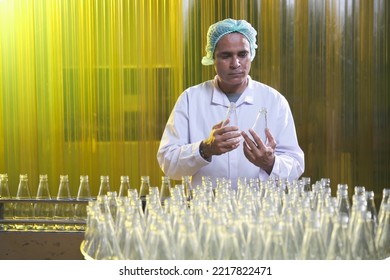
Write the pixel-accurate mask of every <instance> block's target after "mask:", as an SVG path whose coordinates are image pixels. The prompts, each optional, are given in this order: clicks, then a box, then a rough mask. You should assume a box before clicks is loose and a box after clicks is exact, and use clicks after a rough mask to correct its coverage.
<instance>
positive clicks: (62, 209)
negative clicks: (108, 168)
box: [0, 174, 191, 230]
mask: <svg viewBox="0 0 390 280" xmlns="http://www.w3.org/2000/svg"><path fill="white" fill-rule="evenodd" d="M120 179H121V180H120V187H119V192H118V196H127V193H128V190H129V189H131V186H130V181H129V176H125V175H124V176H121V178H120ZM183 184H184V185H185V186H186V193H187V195H188V197H190V194H189V192H188V190H189V189H191V186H190V184H191V182H190V177H189V176H185V177H183ZM150 187H151V185H150V179H149V176H141V186H140V192H139V196H140V198H141V200H142V201H143V206H144V207H145V196H146V195H148V194H149V188H150ZM170 188H171V183H170V179H169V177H167V176H163V177H162V181H161V196H160V199H161V200H162V201H164V200H165V199H166V198H168V197H169V196H170ZM110 191H111V186H110V181H109V176H101V177H100V186H99V191H98V196H102V195H104V194H107V193H109V192H110ZM11 198H13V197H12V196H11V195H10V191H9V188H8V176H7V174H0V202H1V200H2V199H3V201H4V200H6V199H11ZM15 198H16V199H20V200H23V199H27V200H32V199H33V200H36V202H35V203H34V202H31V201H29V202H14V203H3V204H1V205H2V207H3V208H4V209H3V210H1V209H0V210H1V211H2V212H1V211H0V212H1V213H2V215H0V220H1V218H5V219H15V220H28V219H42V220H51V219H63V220H72V219H74V220H85V219H86V217H87V212H86V204H82V203H75V204H74V205H73V204H71V203H63V202H66V201H71V200H72V197H71V192H70V188H69V181H68V176H67V175H61V176H60V184H59V188H58V193H57V197H56V199H52V196H51V194H50V190H49V185H48V177H47V175H40V176H39V185H38V190H37V195H36V196H35V197H32V195H31V191H30V187H29V182H28V176H27V175H25V174H22V175H20V180H19V185H18V190H17V194H16V197H15ZM90 199H92V197H91V191H90V186H89V180H88V176H87V175H82V176H80V185H79V188H78V192H77V198H76V201H75V202H77V201H85V200H90ZM50 200H56V202H60V203H50V202H48V201H50ZM0 228H1V229H3V230H4V229H20V230H26V229H27V230H30V229H36V230H38V229H40V230H43V229H49V230H52V229H65V230H70V229H73V228H75V229H78V230H80V229H81V230H83V229H84V226H72V225H69V226H67V225H63V224H57V225H53V224H45V223H37V224H35V225H31V224H17V223H15V224H10V223H9V224H8V225H0Z"/></svg>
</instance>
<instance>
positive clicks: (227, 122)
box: [221, 119, 230, 127]
mask: <svg viewBox="0 0 390 280" xmlns="http://www.w3.org/2000/svg"><path fill="white" fill-rule="evenodd" d="M229 123H230V119H226V120H224V121H222V126H221V127H225V126H227V125H228V124H229Z"/></svg>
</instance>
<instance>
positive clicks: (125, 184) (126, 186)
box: [118, 175, 131, 197]
mask: <svg viewBox="0 0 390 280" xmlns="http://www.w3.org/2000/svg"><path fill="white" fill-rule="evenodd" d="M130 189H131V186H130V179H129V176H127V175H122V176H121V185H120V186H119V193H118V197H123V196H128V194H129V190H130Z"/></svg>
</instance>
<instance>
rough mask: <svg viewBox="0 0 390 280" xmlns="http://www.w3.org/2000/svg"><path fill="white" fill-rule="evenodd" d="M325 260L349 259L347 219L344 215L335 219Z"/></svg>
mask: <svg viewBox="0 0 390 280" xmlns="http://www.w3.org/2000/svg"><path fill="white" fill-rule="evenodd" d="M327 259H328V260H349V259H351V253H350V240H349V236H348V217H347V216H345V215H344V214H341V215H340V216H337V217H336V218H335V221H334V226H333V231H332V236H331V239H330V243H329V247H328V252H327Z"/></svg>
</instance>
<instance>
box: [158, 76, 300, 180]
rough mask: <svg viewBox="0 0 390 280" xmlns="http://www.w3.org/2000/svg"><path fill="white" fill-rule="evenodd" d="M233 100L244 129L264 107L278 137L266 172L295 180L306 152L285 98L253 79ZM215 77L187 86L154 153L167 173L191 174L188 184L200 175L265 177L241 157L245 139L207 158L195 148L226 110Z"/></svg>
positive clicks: (177, 176) (226, 102)
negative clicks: (210, 158) (223, 152)
mask: <svg viewBox="0 0 390 280" xmlns="http://www.w3.org/2000/svg"><path fill="white" fill-rule="evenodd" d="M248 79H249V82H248V87H247V88H246V89H245V91H244V92H243V94H242V95H241V97H240V98H239V99H238V100H237V102H236V107H237V115H238V126H239V128H240V130H241V131H246V132H247V133H248V134H249V135H250V133H249V132H248V129H249V128H251V127H252V125H253V123H254V122H255V119H256V116H257V113H258V111H259V109H261V108H263V107H264V108H266V109H267V121H268V128H269V129H270V132H271V133H272V135H273V136H274V138H275V140H276V143H277V145H276V149H275V164H274V167H273V170H272V173H271V174H270V176H273V177H275V178H281V179H288V180H289V181H292V180H297V179H298V178H299V177H300V176H301V175H302V173H303V171H304V153H303V151H302V150H301V148H300V147H299V145H298V141H297V136H296V131H295V124H294V120H293V117H292V114H291V110H290V107H289V104H288V102H287V100H286V99H285V97H284V96H282V95H281V94H280V93H279V92H278V91H276V90H275V89H273V88H271V87H269V86H267V85H265V84H262V83H259V82H257V81H253V80H252V79H251V78H250V77H249V76H248ZM215 85H217V81H216V78H215V79H214V80H210V81H207V82H204V83H201V84H199V85H196V86H193V87H190V88H188V89H187V90H185V91H184V92H183V93H182V94H181V95H180V96H179V98H178V100H177V102H176V104H175V107H174V109H173V110H172V112H171V115H170V117H169V119H168V121H167V124H166V127H165V130H164V133H163V136H162V138H161V142H160V147H159V150H158V153H157V159H158V162H159V164H160V167H161V169H162V170H163V172H164V173H165V175H167V176H169V177H170V178H171V179H174V180H181V178H182V176H185V175H189V176H192V186H193V187H195V186H197V185H201V181H202V176H211V177H212V178H213V179H214V180H215V178H222V177H225V178H230V179H232V183H233V185H235V182H236V181H237V178H238V177H246V178H247V179H250V178H260V179H261V180H267V179H268V177H269V175H268V174H267V173H266V172H265V171H264V170H262V169H260V168H259V167H257V166H255V165H253V164H252V163H251V162H249V161H248V159H247V158H246V157H245V155H244V152H243V146H242V145H243V143H241V145H240V146H239V147H238V148H237V149H236V150H234V151H232V152H230V153H226V154H223V155H220V156H213V157H212V160H211V162H208V161H206V160H204V159H203V158H202V157H201V155H200V154H199V145H200V143H201V141H202V140H205V139H207V138H208V136H209V134H210V131H211V129H212V127H213V125H215V124H217V123H219V122H220V121H222V120H223V119H224V117H225V115H226V112H227V109H228V106H229V100H228V98H227V96H226V95H225V94H224V93H223V92H221V91H220V90H219V89H218V87H217V86H215Z"/></svg>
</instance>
